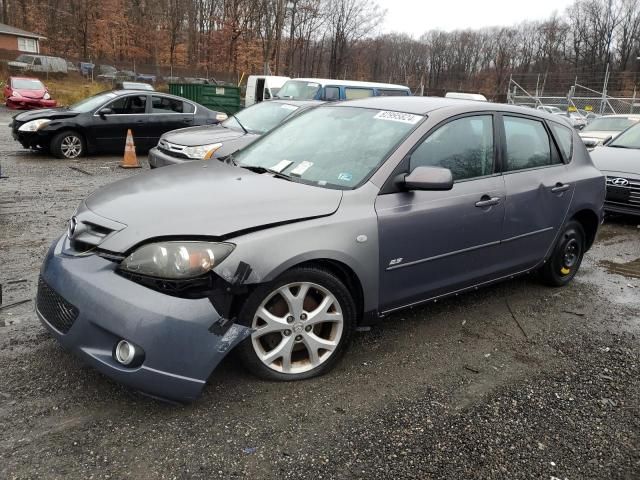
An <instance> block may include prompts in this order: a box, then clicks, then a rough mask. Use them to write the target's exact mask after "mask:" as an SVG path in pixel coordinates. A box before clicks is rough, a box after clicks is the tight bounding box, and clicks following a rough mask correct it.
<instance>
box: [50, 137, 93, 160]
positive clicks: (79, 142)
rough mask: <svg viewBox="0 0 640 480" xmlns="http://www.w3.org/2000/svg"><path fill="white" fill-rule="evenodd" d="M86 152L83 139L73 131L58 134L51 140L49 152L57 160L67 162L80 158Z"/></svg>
mask: <svg viewBox="0 0 640 480" xmlns="http://www.w3.org/2000/svg"><path fill="white" fill-rule="evenodd" d="M86 150H87V146H86V142H85V139H84V137H83V136H82V135H81V134H79V133H78V132H76V131H74V130H65V131H64V132H60V133H58V134H57V135H56V136H55V137H53V139H52V140H51V152H52V153H53V154H54V155H55V156H56V157H58V158H63V159H68V160H69V159H74V158H78V157H82V156H84V155H85V153H86Z"/></svg>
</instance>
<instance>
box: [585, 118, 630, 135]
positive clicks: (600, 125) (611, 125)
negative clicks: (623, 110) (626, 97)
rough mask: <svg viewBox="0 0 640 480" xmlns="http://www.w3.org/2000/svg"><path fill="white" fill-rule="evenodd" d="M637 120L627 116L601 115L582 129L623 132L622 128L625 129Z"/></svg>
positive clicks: (586, 130) (587, 130)
mask: <svg viewBox="0 0 640 480" xmlns="http://www.w3.org/2000/svg"><path fill="white" fill-rule="evenodd" d="M636 122H637V120H634V119H632V118H625V117H600V118H596V119H595V120H593V121H592V122H591V123H590V124H589V125H587V126H586V127H585V128H584V129H583V130H582V131H583V132H596V131H604V132H621V131H622V130H625V129H626V128H628V127H630V126H631V125H633V124H634V123H636Z"/></svg>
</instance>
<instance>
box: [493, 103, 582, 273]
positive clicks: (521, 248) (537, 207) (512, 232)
mask: <svg viewBox="0 0 640 480" xmlns="http://www.w3.org/2000/svg"><path fill="white" fill-rule="evenodd" d="M502 118H503V125H504V134H505V155H504V166H503V169H504V181H505V188H506V192H507V201H506V205H505V207H506V211H505V222H504V233H503V238H502V242H503V251H504V256H505V260H507V261H509V262H510V269H511V270H512V271H519V270H526V269H529V268H531V267H533V266H535V265H536V264H537V263H539V262H540V261H541V260H542V259H543V258H544V257H545V255H546V253H547V252H548V251H549V249H550V248H551V246H552V245H553V243H554V241H555V238H556V236H557V234H558V230H559V229H560V228H561V226H562V225H563V224H564V221H565V217H566V215H567V212H568V210H569V206H570V204H571V199H572V197H573V191H574V188H575V186H574V185H573V183H572V182H571V180H570V178H569V176H570V173H569V171H568V169H567V167H566V165H565V164H564V163H563V161H562V157H561V155H560V152H559V151H558V149H557V148H556V146H555V144H554V142H553V140H552V138H551V136H550V135H549V131H548V130H547V128H546V126H545V124H544V123H543V122H542V121H541V120H539V119H535V118H530V117H524V116H507V115H505V116H503V117H502Z"/></svg>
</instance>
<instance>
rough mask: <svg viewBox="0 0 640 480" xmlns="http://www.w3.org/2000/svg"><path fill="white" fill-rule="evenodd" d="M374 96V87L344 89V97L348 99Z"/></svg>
mask: <svg viewBox="0 0 640 480" xmlns="http://www.w3.org/2000/svg"><path fill="white" fill-rule="evenodd" d="M367 97H373V89H371V88H349V87H346V88H345V89H344V98H346V99H347V100H356V99H358V98H367Z"/></svg>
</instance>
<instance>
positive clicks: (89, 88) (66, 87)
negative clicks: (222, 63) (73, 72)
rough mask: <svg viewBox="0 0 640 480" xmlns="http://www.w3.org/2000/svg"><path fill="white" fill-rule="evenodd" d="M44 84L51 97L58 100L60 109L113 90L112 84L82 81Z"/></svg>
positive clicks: (65, 80)
mask: <svg viewBox="0 0 640 480" xmlns="http://www.w3.org/2000/svg"><path fill="white" fill-rule="evenodd" d="M44 83H45V85H46V86H47V87H48V88H49V93H50V94H51V97H52V98H53V99H55V100H57V102H58V106H60V107H66V106H69V105H72V104H74V103H76V102H79V101H80V100H82V99H83V98H87V97H90V96H91V95H95V94H96V93H100V92H104V91H106V90H111V89H112V87H111V85H110V84H106V83H100V82H88V81H86V80H80V79H78V80H76V79H64V80H52V79H49V80H48V81H47V80H45V81H44Z"/></svg>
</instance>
